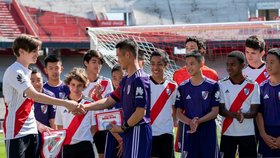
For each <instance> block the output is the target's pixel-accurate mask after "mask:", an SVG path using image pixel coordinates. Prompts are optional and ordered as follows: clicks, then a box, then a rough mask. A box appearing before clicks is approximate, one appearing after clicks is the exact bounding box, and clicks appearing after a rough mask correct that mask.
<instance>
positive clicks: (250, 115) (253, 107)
mask: <svg viewBox="0 0 280 158" xmlns="http://www.w3.org/2000/svg"><path fill="white" fill-rule="evenodd" d="M258 109H259V104H252V105H251V106H250V110H249V111H248V112H246V113H242V114H243V116H244V118H255V117H256V116H257V114H258Z"/></svg>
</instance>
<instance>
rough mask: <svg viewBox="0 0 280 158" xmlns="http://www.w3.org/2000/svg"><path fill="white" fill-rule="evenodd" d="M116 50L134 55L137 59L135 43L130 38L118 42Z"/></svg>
mask: <svg viewBox="0 0 280 158" xmlns="http://www.w3.org/2000/svg"><path fill="white" fill-rule="evenodd" d="M116 48H119V49H120V50H123V51H129V52H131V53H132V54H133V55H134V57H136V58H138V47H137V43H136V42H135V41H134V40H133V39H131V38H126V39H123V40H121V41H119V42H118V43H117V45H116Z"/></svg>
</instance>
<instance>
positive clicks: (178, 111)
mask: <svg viewBox="0 0 280 158" xmlns="http://www.w3.org/2000/svg"><path fill="white" fill-rule="evenodd" d="M176 116H177V118H178V119H179V120H180V121H181V122H183V123H184V124H187V125H190V122H191V119H190V118H188V117H187V116H185V114H184V111H183V109H181V108H177V109H176Z"/></svg>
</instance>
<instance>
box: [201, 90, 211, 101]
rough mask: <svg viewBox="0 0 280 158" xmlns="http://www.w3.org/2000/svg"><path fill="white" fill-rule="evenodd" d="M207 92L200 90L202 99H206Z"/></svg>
mask: <svg viewBox="0 0 280 158" xmlns="http://www.w3.org/2000/svg"><path fill="white" fill-rule="evenodd" d="M208 94H209V92H208V91H202V92H201V95H202V98H203V99H204V100H206V99H207V98H208Z"/></svg>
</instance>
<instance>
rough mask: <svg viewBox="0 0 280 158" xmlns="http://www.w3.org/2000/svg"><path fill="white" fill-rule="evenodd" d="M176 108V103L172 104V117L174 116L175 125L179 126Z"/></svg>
mask: <svg viewBox="0 0 280 158" xmlns="http://www.w3.org/2000/svg"><path fill="white" fill-rule="evenodd" d="M176 115H177V114H176V108H175V105H173V106H172V118H173V122H174V126H175V127H177V126H178V118H177V116H176Z"/></svg>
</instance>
